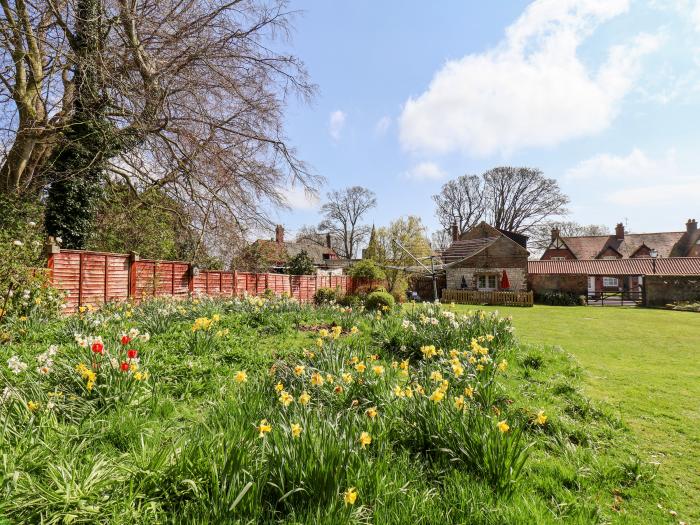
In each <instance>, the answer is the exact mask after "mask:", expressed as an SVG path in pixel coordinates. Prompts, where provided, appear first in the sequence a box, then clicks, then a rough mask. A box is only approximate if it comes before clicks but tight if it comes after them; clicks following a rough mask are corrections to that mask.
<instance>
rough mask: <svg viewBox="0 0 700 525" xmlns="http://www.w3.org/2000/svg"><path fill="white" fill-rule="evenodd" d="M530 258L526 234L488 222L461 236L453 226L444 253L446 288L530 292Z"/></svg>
mask: <svg viewBox="0 0 700 525" xmlns="http://www.w3.org/2000/svg"><path fill="white" fill-rule="evenodd" d="M528 255H529V253H528V251H527V237H526V236H524V235H520V234H517V233H513V232H508V231H505V230H499V229H497V228H494V227H493V226H491V225H489V224H487V223H485V222H481V223H480V224H478V225H476V226H475V227H474V228H472V229H471V230H469V231H468V232H465V233H463V234H462V235H459V234H458V232H457V226H456V225H454V226H453V227H452V244H451V245H450V246H449V248H447V250H445V252H443V254H442V258H443V261H444V267H445V273H446V285H447V288H452V289H455V288H456V289H463V290H484V291H492V290H514V291H524V290H527V258H528ZM504 276H505V278H504ZM506 283H507V286H505V287H504V286H503V285H504V284H506Z"/></svg>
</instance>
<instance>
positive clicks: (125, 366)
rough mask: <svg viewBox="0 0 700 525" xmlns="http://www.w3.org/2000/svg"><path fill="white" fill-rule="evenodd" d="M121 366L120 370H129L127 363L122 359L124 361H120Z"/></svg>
mask: <svg viewBox="0 0 700 525" xmlns="http://www.w3.org/2000/svg"><path fill="white" fill-rule="evenodd" d="M121 368H122V372H128V371H129V363H127V362H126V361H124V362H123V363H122V366H121Z"/></svg>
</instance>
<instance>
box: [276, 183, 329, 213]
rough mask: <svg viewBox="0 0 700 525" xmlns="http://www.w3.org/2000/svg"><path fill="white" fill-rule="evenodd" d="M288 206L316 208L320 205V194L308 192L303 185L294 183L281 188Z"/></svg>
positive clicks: (293, 207) (302, 208)
mask: <svg viewBox="0 0 700 525" xmlns="http://www.w3.org/2000/svg"><path fill="white" fill-rule="evenodd" d="M280 191H281V192H282V193H283V194H284V199H285V201H286V202H287V206H289V207H290V208H292V209H293V210H315V209H316V208H318V205H319V198H318V195H316V194H313V193H310V192H307V191H306V190H304V188H303V187H301V186H297V185H292V186H289V187H287V188H283V189H282V190H280Z"/></svg>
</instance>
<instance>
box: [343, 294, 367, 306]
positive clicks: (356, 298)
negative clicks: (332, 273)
mask: <svg viewBox="0 0 700 525" xmlns="http://www.w3.org/2000/svg"><path fill="white" fill-rule="evenodd" d="M365 297H366V296H365V295H360V294H347V295H344V296H342V297H341V298H340V299H338V304H340V305H341V306H349V307H350V308H357V307H359V306H362V305H364V304H365Z"/></svg>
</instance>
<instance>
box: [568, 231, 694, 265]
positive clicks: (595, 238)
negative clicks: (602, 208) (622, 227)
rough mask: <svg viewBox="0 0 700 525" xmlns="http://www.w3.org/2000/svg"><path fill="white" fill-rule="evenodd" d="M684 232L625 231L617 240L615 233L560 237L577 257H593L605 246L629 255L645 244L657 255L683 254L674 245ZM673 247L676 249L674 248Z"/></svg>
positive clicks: (623, 254)
mask: <svg viewBox="0 0 700 525" xmlns="http://www.w3.org/2000/svg"><path fill="white" fill-rule="evenodd" d="M685 233H686V232H659V233H626V234H625V238H624V239H623V240H621V241H620V240H618V239H617V238H616V237H615V235H592V236H582V237H561V239H562V240H563V241H564V242H565V243H566V245H567V246H568V247H569V249H570V250H571V251H572V252H573V254H574V255H575V256H576V258H577V259H595V258H596V257H598V256H599V255H600V253H601V252H602V251H603V250H605V249H606V248H608V247H610V248H612V249H613V250H615V251H617V252H619V253H620V255H622V257H625V258H626V257H630V256H631V255H633V254H634V252H636V251H637V250H638V249H639V248H640V246H642V245H646V246H647V247H648V248H649V249H655V250H656V251H657V252H658V253H659V257H673V256H681V257H682V256H683V255H685V254H683V253H676V252H677V251H678V248H677V247H676V245H677V244H678V242H679V241H680V240H681V238H682V237H683V236H684V235H685ZM674 247H675V248H676V250H674Z"/></svg>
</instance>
